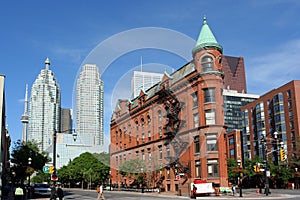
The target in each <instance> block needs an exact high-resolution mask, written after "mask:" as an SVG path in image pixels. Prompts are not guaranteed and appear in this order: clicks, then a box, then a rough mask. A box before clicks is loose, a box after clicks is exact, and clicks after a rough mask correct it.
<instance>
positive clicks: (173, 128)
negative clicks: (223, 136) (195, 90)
mask: <svg viewBox="0 0 300 200" xmlns="http://www.w3.org/2000/svg"><path fill="white" fill-rule="evenodd" d="M159 101H160V103H161V104H162V105H163V106H164V109H165V110H166V115H165V116H164V117H165V118H166V121H167V123H166V124H165V125H164V127H163V130H164V134H165V135H166V136H167V137H166V142H165V143H164V145H169V147H172V148H173V150H174V151H173V152H174V154H173V155H167V156H166V157H165V159H166V160H167V165H166V166H167V167H166V168H172V169H173V170H174V172H175V173H176V175H177V174H185V175H184V178H185V179H184V181H183V183H182V184H184V183H185V182H186V181H187V180H188V177H190V166H189V163H184V162H182V161H180V156H181V154H182V153H183V152H184V151H185V150H186V149H187V148H188V145H189V143H188V142H187V141H185V140H184V139H183V138H182V137H181V136H180V135H179V134H178V132H179V130H180V128H181V127H182V126H183V124H184V123H185V122H186V121H185V120H182V119H180V111H181V106H182V105H183V104H184V102H180V101H179V100H178V99H177V98H176V97H175V95H174V94H173V92H172V91H170V90H169V89H165V88H162V89H161V90H160V91H159Z"/></svg>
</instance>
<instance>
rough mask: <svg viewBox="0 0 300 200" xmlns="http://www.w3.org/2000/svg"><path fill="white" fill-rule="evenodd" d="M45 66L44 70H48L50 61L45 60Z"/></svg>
mask: <svg viewBox="0 0 300 200" xmlns="http://www.w3.org/2000/svg"><path fill="white" fill-rule="evenodd" d="M45 65H46V70H49V66H50V60H49V58H46V60H45Z"/></svg>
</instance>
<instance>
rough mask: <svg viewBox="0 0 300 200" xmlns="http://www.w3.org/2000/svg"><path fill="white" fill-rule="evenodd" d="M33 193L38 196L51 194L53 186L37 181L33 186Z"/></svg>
mask: <svg viewBox="0 0 300 200" xmlns="http://www.w3.org/2000/svg"><path fill="white" fill-rule="evenodd" d="M32 194H33V196H34V197H36V196H50V194H51V188H50V185H49V184H45V183H36V184H34V186H33V191H32Z"/></svg>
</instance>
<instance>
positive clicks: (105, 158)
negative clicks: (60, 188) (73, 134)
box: [58, 152, 110, 185]
mask: <svg viewBox="0 0 300 200" xmlns="http://www.w3.org/2000/svg"><path fill="white" fill-rule="evenodd" d="M109 170H110V167H109V154H107V153H101V154H91V153H89V152H86V153H83V154H81V155H80V156H79V157H76V158H75V159H74V160H72V161H70V162H69V164H68V165H67V166H64V167H62V168H61V169H59V170H58V177H59V181H60V182H62V183H65V184H69V183H70V184H71V185H72V184H75V183H78V182H81V183H82V182H86V183H88V182H92V183H94V184H95V185H96V184H99V183H104V182H106V181H107V180H108V175H109Z"/></svg>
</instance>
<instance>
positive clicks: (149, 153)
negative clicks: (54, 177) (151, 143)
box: [148, 149, 152, 161]
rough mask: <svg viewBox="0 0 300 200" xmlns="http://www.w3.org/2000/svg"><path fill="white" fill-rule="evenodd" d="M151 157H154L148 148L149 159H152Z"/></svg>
mask: <svg viewBox="0 0 300 200" xmlns="http://www.w3.org/2000/svg"><path fill="white" fill-rule="evenodd" d="M151 159H152V155H151V150H150V149H148V160H149V161H151Z"/></svg>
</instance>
